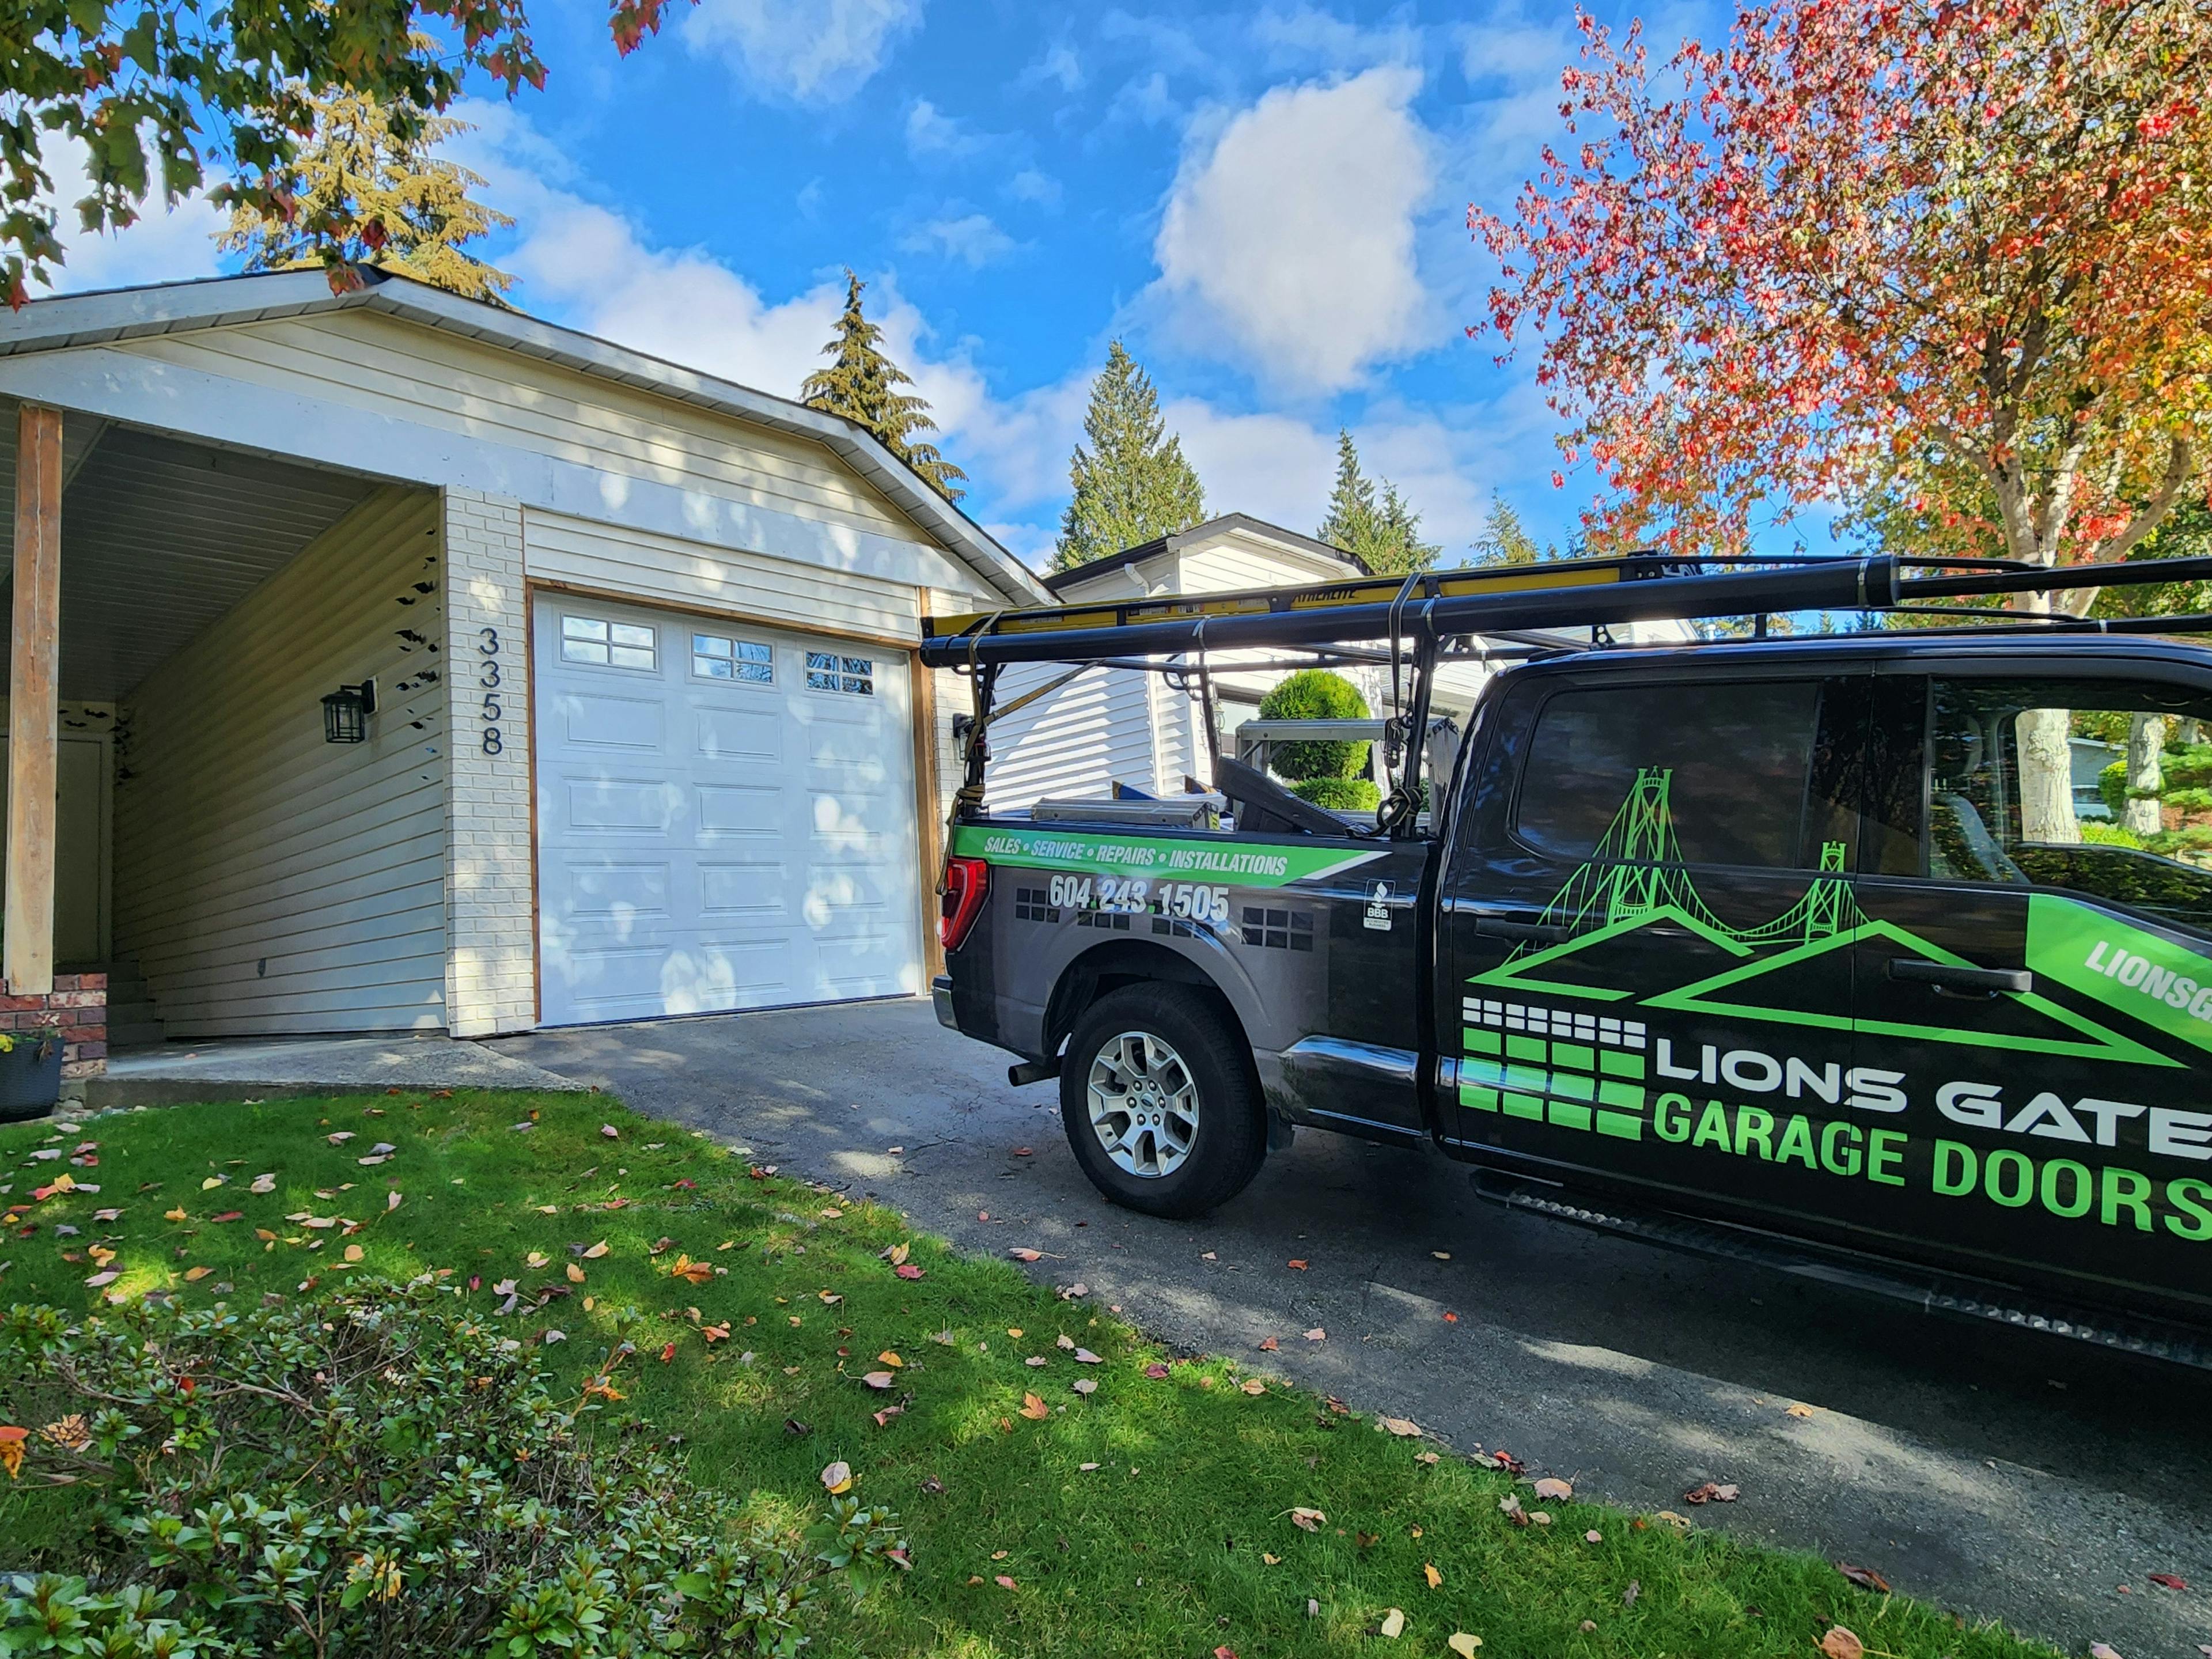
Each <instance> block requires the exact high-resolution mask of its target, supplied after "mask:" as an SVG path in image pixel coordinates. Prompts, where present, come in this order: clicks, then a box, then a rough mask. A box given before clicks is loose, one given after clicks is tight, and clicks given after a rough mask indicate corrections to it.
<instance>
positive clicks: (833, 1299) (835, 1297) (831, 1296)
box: [701, 1263, 845, 1308]
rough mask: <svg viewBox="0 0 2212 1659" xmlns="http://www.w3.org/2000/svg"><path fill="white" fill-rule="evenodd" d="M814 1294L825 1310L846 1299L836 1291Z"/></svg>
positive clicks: (712, 1270) (709, 1271) (710, 1271)
mask: <svg viewBox="0 0 2212 1659" xmlns="http://www.w3.org/2000/svg"><path fill="white" fill-rule="evenodd" d="M701 1265H702V1266H703V1265H704V1264H703V1263H702V1264H701ZM707 1271H708V1273H713V1272H714V1269H713V1268H712V1267H708V1269H707ZM814 1294H815V1295H816V1296H817V1297H820V1298H821V1302H822V1305H823V1307H825V1308H834V1307H836V1305H837V1304H839V1303H840V1302H842V1301H843V1300H844V1299H845V1298H844V1297H842V1296H840V1295H839V1294H838V1293H837V1292H836V1291H815V1292H814Z"/></svg>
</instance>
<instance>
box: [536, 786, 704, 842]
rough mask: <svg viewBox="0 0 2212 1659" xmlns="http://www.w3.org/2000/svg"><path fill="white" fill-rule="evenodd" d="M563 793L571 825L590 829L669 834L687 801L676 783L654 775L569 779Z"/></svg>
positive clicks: (574, 827) (576, 827)
mask: <svg viewBox="0 0 2212 1659" xmlns="http://www.w3.org/2000/svg"><path fill="white" fill-rule="evenodd" d="M562 796H563V799H565V800H566V801H567V803H568V814H567V816H568V824H569V826H570V827H571V828H573V829H581V830H587V831H588V830H599V831H605V830H629V831H643V832H646V833H649V834H653V835H665V834H666V833H667V831H668V830H669V829H670V828H671V827H672V826H673V825H674V823H675V822H676V817H677V814H678V811H679V810H680V809H681V808H682V806H683V804H684V795H683V792H682V791H681V790H679V789H678V788H677V787H676V786H675V785H673V784H671V783H669V782H667V781H665V780H660V779H653V778H569V779H567V780H564V784H563V789H562Z"/></svg>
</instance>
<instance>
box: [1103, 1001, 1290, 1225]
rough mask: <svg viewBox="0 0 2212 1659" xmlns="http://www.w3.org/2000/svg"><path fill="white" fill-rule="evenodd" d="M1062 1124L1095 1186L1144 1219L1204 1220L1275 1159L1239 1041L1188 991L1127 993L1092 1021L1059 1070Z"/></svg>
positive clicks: (1231, 1025)
mask: <svg viewBox="0 0 2212 1659" xmlns="http://www.w3.org/2000/svg"><path fill="white" fill-rule="evenodd" d="M1094 1085H1096V1086H1095V1088H1094ZM1094 1096H1095V1098H1094ZM1130 1097H1134V1101H1135V1104H1136V1105H1137V1107H1138V1108H1139V1110H1137V1111H1131V1110H1129V1109H1127V1106H1126V1104H1124V1103H1126V1102H1127V1100H1128V1099H1129V1098H1130ZM1117 1106H1121V1109H1116V1107H1117ZM1133 1119H1134V1120H1138V1121H1134V1122H1133V1121H1132V1120H1133ZM1060 1121H1061V1122H1062V1124H1063V1125H1064V1126H1065V1127H1066V1131H1067V1144H1068V1146H1070V1147H1071V1148H1072V1149H1073V1151H1074V1153H1075V1161H1076V1162H1077V1163H1078V1164H1081V1165H1082V1166H1083V1173H1084V1174H1085V1175H1086V1176H1090V1177H1091V1185H1092V1186H1094V1187H1096V1188H1098V1190H1099V1191H1100V1192H1102V1193H1103V1194H1105V1195H1106V1196H1107V1197H1108V1198H1109V1199H1111V1200H1113V1201H1114V1202H1115V1203H1116V1204H1121V1205H1126V1206H1127V1207H1129V1208H1130V1209H1133V1210H1142V1211H1143V1212H1145V1213H1146V1214H1147V1215H1158V1216H1172V1217H1176V1218H1188V1217H1191V1216H1199V1215H1204V1214H1205V1213H1206V1212H1207V1211H1208V1210H1212V1209H1213V1208H1215V1207H1217V1206H1219V1205H1222V1204H1225V1203H1227V1202H1228V1201H1229V1200H1231V1199H1232V1198H1234V1197H1236V1196H1237V1194H1239V1193H1241V1192H1243V1190H1244V1188H1246V1187H1247V1186H1249V1184H1250V1183H1251V1180H1252V1177H1253V1176H1255V1175H1257V1174H1259V1172H1260V1164H1261V1161H1262V1160H1263V1159H1264V1158H1266V1157H1267V1121H1266V1119H1265V1117H1264V1115H1263V1114H1262V1112H1261V1104H1260V1099H1259V1091H1258V1090H1257V1089H1256V1088H1255V1086H1254V1085H1253V1081H1252V1075H1251V1070H1250V1067H1249V1066H1248V1065H1247V1063H1246V1060H1245V1057H1244V1042H1243V1037H1242V1036H1240V1035H1239V1034H1238V1032H1237V1029H1236V1026H1235V1024H1234V1023H1233V1022H1232V1021H1231V1020H1230V1019H1228V1018H1226V1017H1225V1016H1224V1015H1223V1014H1222V1013H1221V1012H1219V1011H1218V1010H1217V1009H1216V1008H1215V1007H1214V1006H1212V1004H1211V1002H1210V1001H1209V1000H1207V999H1206V998H1203V997H1200V996H1197V995H1194V994H1193V993H1192V990H1191V988H1190V987H1188V986H1182V985H1166V984H1159V983H1152V984H1146V985H1130V986H1125V987H1122V988H1121V989H1120V990H1118V991H1112V992H1109V993H1108V994H1106V995H1104V996H1103V997H1101V998H1099V1000H1097V1001H1096V1002H1094V1003H1092V1004H1091V1006H1090V1007H1088V1008H1086V1009H1085V1010H1084V1012H1083V1015H1082V1018H1079V1019H1078V1020H1077V1021H1076V1022H1075V1030H1073V1032H1072V1033H1070V1034H1069V1036H1068V1040H1067V1053H1066V1058H1065V1059H1064V1060H1062V1061H1061V1064H1060Z"/></svg>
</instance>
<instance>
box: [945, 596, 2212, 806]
mask: <svg viewBox="0 0 2212 1659" xmlns="http://www.w3.org/2000/svg"><path fill="white" fill-rule="evenodd" d="M1715 564H1720V565H1722V566H1723V567H1724V568H1718V569H1716V568H1713V566H1714V565H1715ZM2205 580H2212V557H2193V558H2178V559H2156V560H2138V561H2133V562H2120V563H2115V564H2086V565H2069V566H2061V567H2057V568H2047V567H2045V566H2041V565H2028V564H2023V563H2021V562H2017V561H2012V560H2002V559H1964V558H1960V559H1951V558H1920V557H1911V556H1901V555H1897V554H1887V553H1884V554H1875V555H1871V556H1863V557H1851V556H1813V555H1790V556H1749V557H1746V558H1743V559H1740V560H1728V561H1715V560H1698V559H1686V558H1682V557H1679V556H1674V555H1668V554H1662V553H1656V552H1638V553H1629V554H1624V555H1621V556H1617V557H1610V558H1595V559H1569V560H1559V561H1556V562H1548V563H1544V564H1539V565H1510V566H1491V567H1485V568H1469V569H1460V570H1449V571H1429V572H1420V573H1417V574H1413V575H1410V576H1407V577H1404V578H1402V579H1401V578H1397V577H1370V578H1367V579H1364V580H1355V581H1348V582H1334V583H1328V584H1326V585H1322V586H1313V587H1293V588H1261V589H1249V590H1246V591H1243V592H1229V593H1204V594H1190V595H1183V596H1176V597H1172V598H1165V599H1130V600H1124V601H1118V602H1111V603H1097V602H1089V603H1085V604H1081V605H1046V606H1038V607H1035V608H1031V609H1026V610H1014V611H992V612H987V613H984V612H978V613H975V614H972V615H966V616H955V617H925V618H924V619H923V622H922V643H921V652H920V656H921V662H922V665H924V666H925V667H930V668H951V669H955V670H957V671H963V672H965V673H967V674H968V675H969V676H970V677H971V681H972V684H971V696H972V698H973V704H974V712H973V714H971V715H970V716H969V720H968V723H967V726H966V728H965V732H964V749H965V760H966V768H965V775H964V777H963V782H962V784H961V787H960V788H959V790H958V791H957V793H956V795H955V798H954V805H953V816H954V817H955V819H956V820H957V818H959V817H963V816H966V815H968V814H970V813H972V812H973V811H975V810H977V809H979V808H980V806H981V802H982V799H983V770H984V767H985V765H986V764H987V761H988V758H989V750H988V746H987V732H988V730H989V727H990V726H991V724H992V722H993V720H994V719H998V718H1002V717H1003V716H1004V715H1005V714H1010V713H1012V711H1013V710H1014V709H1016V708H1022V707H1024V706H1025V705H1027V704H1029V703H1030V702H1036V700H1037V699H1038V698H1040V697H1043V696H1048V695H1049V694H1050V693H1051V692H1053V691H1054V690H1058V689H1059V688H1060V686H1061V685H1064V684H1066V683H1067V682H1068V681H1070V680H1072V679H1073V678H1076V676H1078V675H1079V674H1081V673H1083V672H1085V671H1087V670H1089V669H1091V668H1094V667H1102V666H1112V667H1116V668H1123V669H1136V670H1143V671H1153V672H1159V673H1164V674H1167V675H1169V676H1170V677H1171V679H1174V680H1179V681H1181V682H1182V683H1183V684H1185V685H1188V684H1190V683H1191V682H1195V684H1196V689H1197V695H1198V696H1199V698H1200V701H1201V702H1203V703H1204V704H1205V705H1206V720H1205V729H1206V732H1207V734H1208V738H1209V740H1210V741H1213V742H1215V743H1216V744H1218V737H1216V735H1215V728H1216V722H1215V720H1214V719H1213V709H1212V702H1213V697H1212V678H1211V672H1210V669H1209V665H1208V656H1209V653H1214V652H1221V651H1240V652H1241V651H1253V650H1276V651H1291V652H1303V653H1311V654H1313V655H1314V656H1316V657H1322V658H1327V657H1330V656H1332V655H1333V656H1334V657H1335V658H1336V659H1340V660H1341V659H1344V658H1345V657H1346V655H1353V654H1358V655H1364V654H1365V653H1360V652H1358V647H1361V646H1363V645H1367V646H1372V645H1374V644H1376V643H1378V642H1379V643H1381V644H1384V645H1387V647H1389V648H1388V653H1387V659H1388V661H1389V665H1390V671H1391V686H1392V702H1393V704H1394V708H1393V710H1392V716H1391V719H1392V722H1393V724H1395V725H1396V726H1399V727H1400V728H1401V732H1406V733H1410V732H1417V731H1425V729H1426V728H1427V724H1428V718H1429V690H1430V684H1431V678H1432V675H1433V671H1434V668H1435V665H1436V662H1437V656H1438V653H1439V652H1440V651H1442V650H1443V648H1444V647H1445V642H1446V641H1462V640H1465V639H1466V638H1467V637H1468V636H1470V635H1482V636H1484V638H1485V639H1497V638H1498V636H1500V635H1503V636H1504V637H1505V638H1506V640H1507V641H1510V643H1509V644H1507V645H1506V646H1505V647H1504V648H1502V649H1497V648H1486V650H1485V652H1484V654H1487V655H1495V656H1501V657H1506V656H1525V655H1528V654H1531V653H1537V652H1541V651H1544V650H1547V649H1565V648H1570V647H1568V646H1567V643H1566V642H1565V641H1559V640H1546V639H1544V638H1542V637H1541V630H1546V629H1583V628H1587V629H1591V630H1592V633H1593V637H1594V638H1596V639H1598V640H1601V641H1602V640H1603V638H1604V637H1605V634H1604V630H1606V629H1608V628H1610V627H1613V626H1617V625H1620V624H1625V623H1636V622H1654V621H1699V620H1708V619H1711V618H1714V617H1743V616H1756V617H1761V618H1762V619H1763V618H1764V617H1768V616H1771V615H1776V614H1779V613H1783V612H1788V611H1870V612H1887V613H1890V614H1898V615H1919V616H1929V615H1932V616H1942V617H1955V618H1970V617H1974V616H1977V615H1981V614H1987V615H1989V616H1990V617H1991V618H1992V620H1991V621H1990V622H1989V623H1978V624H1977V623H1971V622H1960V623H1954V628H1957V627H1963V628H1965V629H1968V630H1970V631H1972V632H1973V633H1976V634H1985V633H1992V632H1995V633H2004V634H2012V635H2021V636H2024V637H2030V638H2039V637H2042V636H2044V635H2050V634H2068V633H2101V634H2185V633H2204V632H2212V615H2208V614H2191V615H2187V616H2177V617H2123V618H2113V619H2099V620H2094V621H2092V620H2088V619H2086V618H2081V617H2073V616H2070V615H2066V614H2063V613H2060V614H2053V613H2049V612H2041V611H2028V612H2021V611H1990V612H1987V613H1983V612H1978V611H1973V610H1968V609H1962V608H1960V606H1958V605H1957V603H1956V602H1957V601H1959V600H1961V599H1996V598H2002V597H2004V596H2006V595H2011V594H2020V593H2051V592H2067V591H2078V590H2080V589H2083V588H2100V587H2126V586H2146V585H2151V584H2159V583H2168V582H2186V581H2205ZM2000 619H2001V620H2000ZM1930 631H1947V630H1942V629H1935V630H1930ZM1532 635H1535V637H1532ZM1376 654H1377V659H1381V656H1382V653H1376ZM1401 655H1403V656H1407V657H1408V658H1409V659H1410V660H1409V662H1408V663H1407V666H1408V667H1409V669H1410V677H1409V679H1408V680H1407V684H1406V687H1405V690H1404V691H1403V692H1401V676H1400V667H1401ZM1018 663H1061V664H1071V665H1073V668H1072V669H1071V670H1070V671H1068V672H1067V673H1065V674H1062V675H1060V676H1059V677H1057V678H1054V679H1052V680H1050V681H1048V682H1047V683H1046V684H1042V685H1041V686H1038V687H1036V688H1034V689H1032V690H1028V691H1026V692H1025V693H1024V694H1023V695H1022V696H1019V697H1018V698H1016V699H1015V700H1014V701H1012V702H1010V703H1008V704H1007V705H1006V707H1005V708H995V706H994V705H995V702H996V691H997V684H998V679H999V675H1000V671H1002V670H1003V669H1005V668H1006V667H1007V666H1009V665H1013V664H1018ZM1424 747H1425V745H1424V744H1407V745H1405V751H1406V765H1405V769H1404V772H1403V774H1402V775H1401V776H1399V777H1398V778H1397V779H1396V781H1395V783H1394V785H1393V787H1392V789H1391V791H1390V793H1389V796H1388V798H1387V799H1385V800H1384V802H1383V806H1382V807H1381V809H1380V810H1379V811H1378V812H1377V814H1376V826H1377V830H1378V832H1380V833H1387V834H1389V835H1390V836H1394V837H1397V838H1403V837H1407V836H1411V835H1413V833H1414V813H1415V807H1416V803H1417V801H1418V799H1419V783H1420V772H1421V763H1422V752H1421V751H1422V750H1423V748H1424ZM1214 760H1215V761H1216V763H1218V762H1219V760H1220V756H1219V754H1218V752H1217V753H1216V754H1215V756H1214Z"/></svg>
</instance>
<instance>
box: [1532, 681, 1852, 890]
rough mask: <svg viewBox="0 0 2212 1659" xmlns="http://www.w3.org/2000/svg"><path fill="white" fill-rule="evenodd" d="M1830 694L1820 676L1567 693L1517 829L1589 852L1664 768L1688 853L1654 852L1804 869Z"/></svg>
mask: <svg viewBox="0 0 2212 1659" xmlns="http://www.w3.org/2000/svg"><path fill="white" fill-rule="evenodd" d="M1819 702H1820V685H1819V684H1818V683H1817V682H1815V681H1812V680H1775V681H1752V682H1741V681H1721V682H1713V683H1709V684H1668V685H1641V686H1621V687H1617V688H1607V689H1606V690H1588V691H1565V692H1561V693H1560V694H1559V696H1554V697H1553V698H1552V699H1551V700H1550V701H1549V702H1547V703H1546V704H1545V705H1544V707H1543V708H1542V710H1541V713H1540V714H1538V716H1537V720H1536V729H1535V732H1534V736H1533V738H1531V740H1530V744H1529V750H1528V765H1527V768H1526V769H1525V770H1524V771H1523V772H1522V781H1521V788H1520V793H1519V798H1518V801H1517V804H1516V808H1515V811H1516V818H1515V824H1514V828H1515V829H1516V833H1517V834H1518V835H1519V836H1520V837H1521V839H1522V840H1523V841H1524V842H1528V844H1529V845H1530V846H1532V847H1535V848H1540V849H1541V850H1542V851H1544V852H1546V853H1548V854H1553V856H1555V857H1558V858H1561V859H1584V858H1588V857H1589V856H1590V854H1592V853H1594V852H1595V851H1596V850H1597V847H1598V844H1599V842H1601V841H1602V840H1603V839H1604V837H1605V834H1606V831H1607V829H1608V828H1609V827H1610V826H1611V825H1612V823H1613V819H1614V817H1615V816H1616V815H1618V814H1619V813H1620V812H1621V811H1623V810H1624V807H1625V805H1626V803H1627V802H1628V800H1629V799H1630V797H1631V796H1632V794H1633V793H1635V791H1636V783H1637V780H1638V775H1639V774H1644V773H1651V772H1659V773H1664V774H1665V775H1666V780H1665V781H1666V797H1667V813H1666V822H1667V823H1668V826H1670V827H1671V830H1672V835H1673V837H1674V846H1675V847H1676V848H1679V851H1669V850H1667V849H1665V848H1658V847H1650V846H1647V847H1644V848H1641V849H1639V850H1640V852H1641V854H1642V856H1644V857H1647V858H1650V860H1653V861H1655V862H1658V861H1671V860H1674V859H1677V858H1679V859H1680V860H1681V861H1683V862H1685V863H1688V864H1733V865H1741V866H1754V867H1764V868H1784V869H1787V868H1791V867H1795V866H1797V865H1799V863H1800V862H1801V860H1802V852H1801V848H1802V847H1803V846H1804V845H1805V842H1806V836H1805V800H1806V781H1807V779H1808V775H1809V774H1810V772H1811V769H1812V764H1813V750H1814V720H1815V718H1816V715H1817V712H1818V706H1819Z"/></svg>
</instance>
